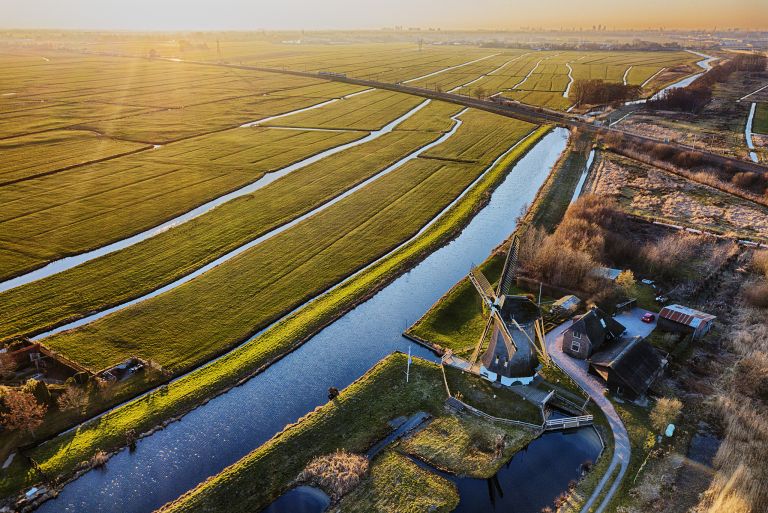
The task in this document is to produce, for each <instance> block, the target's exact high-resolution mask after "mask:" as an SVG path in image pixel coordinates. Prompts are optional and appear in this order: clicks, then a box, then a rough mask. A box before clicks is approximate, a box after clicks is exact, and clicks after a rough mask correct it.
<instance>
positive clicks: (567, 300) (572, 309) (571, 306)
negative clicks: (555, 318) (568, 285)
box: [552, 294, 581, 315]
mask: <svg viewBox="0 0 768 513" xmlns="http://www.w3.org/2000/svg"><path fill="white" fill-rule="evenodd" d="M580 304H581V299H579V298H578V297H576V296H574V295H573V294H570V295H568V296H563V297H561V298H560V299H558V300H557V301H555V302H554V303H552V313H553V314H555V315H573V314H575V313H576V310H578V309H579V305H580Z"/></svg>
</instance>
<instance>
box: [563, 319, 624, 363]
mask: <svg viewBox="0 0 768 513" xmlns="http://www.w3.org/2000/svg"><path fill="white" fill-rule="evenodd" d="M625 331H626V328H625V327H624V325H623V324H621V323H620V322H619V321H617V320H616V319H614V318H613V317H611V316H610V315H608V314H607V313H605V312H604V311H603V310H601V309H599V308H597V307H593V308H592V309H591V310H590V311H589V312H587V313H585V314H584V315H582V316H581V317H579V319H577V320H576V321H575V322H574V323H573V324H572V325H571V326H570V327H569V328H568V329H567V330H565V331H564V332H563V352H564V353H565V354H567V355H570V356H572V357H574V358H578V359H580V360H586V359H587V358H589V357H590V356H592V354H593V353H595V352H596V351H599V350H600V349H601V348H602V347H603V346H604V345H606V344H608V343H609V342H612V341H614V340H619V339H620V338H621V335H622V334H623V333H624V332H625Z"/></svg>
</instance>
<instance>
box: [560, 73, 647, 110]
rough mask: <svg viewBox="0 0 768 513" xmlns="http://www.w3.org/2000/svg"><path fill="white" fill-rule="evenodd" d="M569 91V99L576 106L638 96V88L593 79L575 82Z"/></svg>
mask: <svg viewBox="0 0 768 513" xmlns="http://www.w3.org/2000/svg"><path fill="white" fill-rule="evenodd" d="M571 90H572V93H571V98H573V99H574V100H576V104H577V105H581V104H583V103H587V104H591V105H595V104H602V103H614V102H619V101H624V100H629V99H631V98H636V97H637V96H638V95H639V94H640V86H636V85H624V84H620V83H618V82H604V81H602V80H594V79H593V80H576V81H574V83H573V87H572V88H571Z"/></svg>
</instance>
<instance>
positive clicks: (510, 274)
mask: <svg viewBox="0 0 768 513" xmlns="http://www.w3.org/2000/svg"><path fill="white" fill-rule="evenodd" d="M519 251H520V238H519V237H518V236H517V235H515V236H514V237H512V242H511V243H510V244H509V252H508V253H507V259H506V260H505V261H504V269H503V270H502V271H501V279H499V287H498V289H497V290H496V295H498V296H502V295H507V294H509V293H510V292H511V291H512V288H513V287H514V286H515V280H516V279H517V255H518V252H519Z"/></svg>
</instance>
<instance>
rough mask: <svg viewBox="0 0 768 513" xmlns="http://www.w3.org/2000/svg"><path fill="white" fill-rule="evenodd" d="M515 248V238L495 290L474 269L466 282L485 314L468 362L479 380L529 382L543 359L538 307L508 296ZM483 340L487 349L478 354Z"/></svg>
mask: <svg viewBox="0 0 768 513" xmlns="http://www.w3.org/2000/svg"><path fill="white" fill-rule="evenodd" d="M519 246H520V241H519V239H518V238H517V236H515V237H514V238H513V239H512V243H511V244H510V248H509V253H508V254H507V258H506V260H505V262H504V268H503V270H502V273H501V278H500V279H499V284H498V286H497V287H496V289H495V290H494V288H493V287H492V286H491V284H490V282H489V281H488V279H487V278H486V277H485V276H484V275H483V274H482V273H481V272H480V271H479V270H478V269H473V270H472V271H470V273H469V279H470V281H471V282H472V284H473V285H474V286H475V288H476V289H477V292H478V293H479V294H480V297H481V298H482V300H483V304H484V308H483V310H484V312H487V314H488V320H487V322H486V324H485V329H484V330H483V334H482V336H481V337H480V340H479V341H478V343H477V346H476V347H475V351H474V353H473V355H472V358H471V363H472V366H473V368H475V366H476V365H478V364H479V372H480V374H481V375H482V376H483V377H485V378H486V379H488V380H490V381H499V382H501V383H502V384H503V385H513V384H516V383H521V384H528V383H530V382H531V381H532V380H533V378H534V377H535V375H536V369H537V367H538V365H539V360H540V359H542V360H546V359H547V355H546V346H545V345H544V337H543V331H542V326H541V313H540V310H539V307H538V306H537V305H536V303H534V302H533V301H531V300H530V299H529V298H528V297H527V296H520V295H512V294H510V291H511V290H512V287H513V286H514V283H515V278H516V275H517V253H518V249H519ZM486 341H487V347H486V348H485V350H484V351H483V352H482V354H481V349H482V348H483V347H484V346H485V344H484V343H485V342H486ZM478 359H479V362H478Z"/></svg>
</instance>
